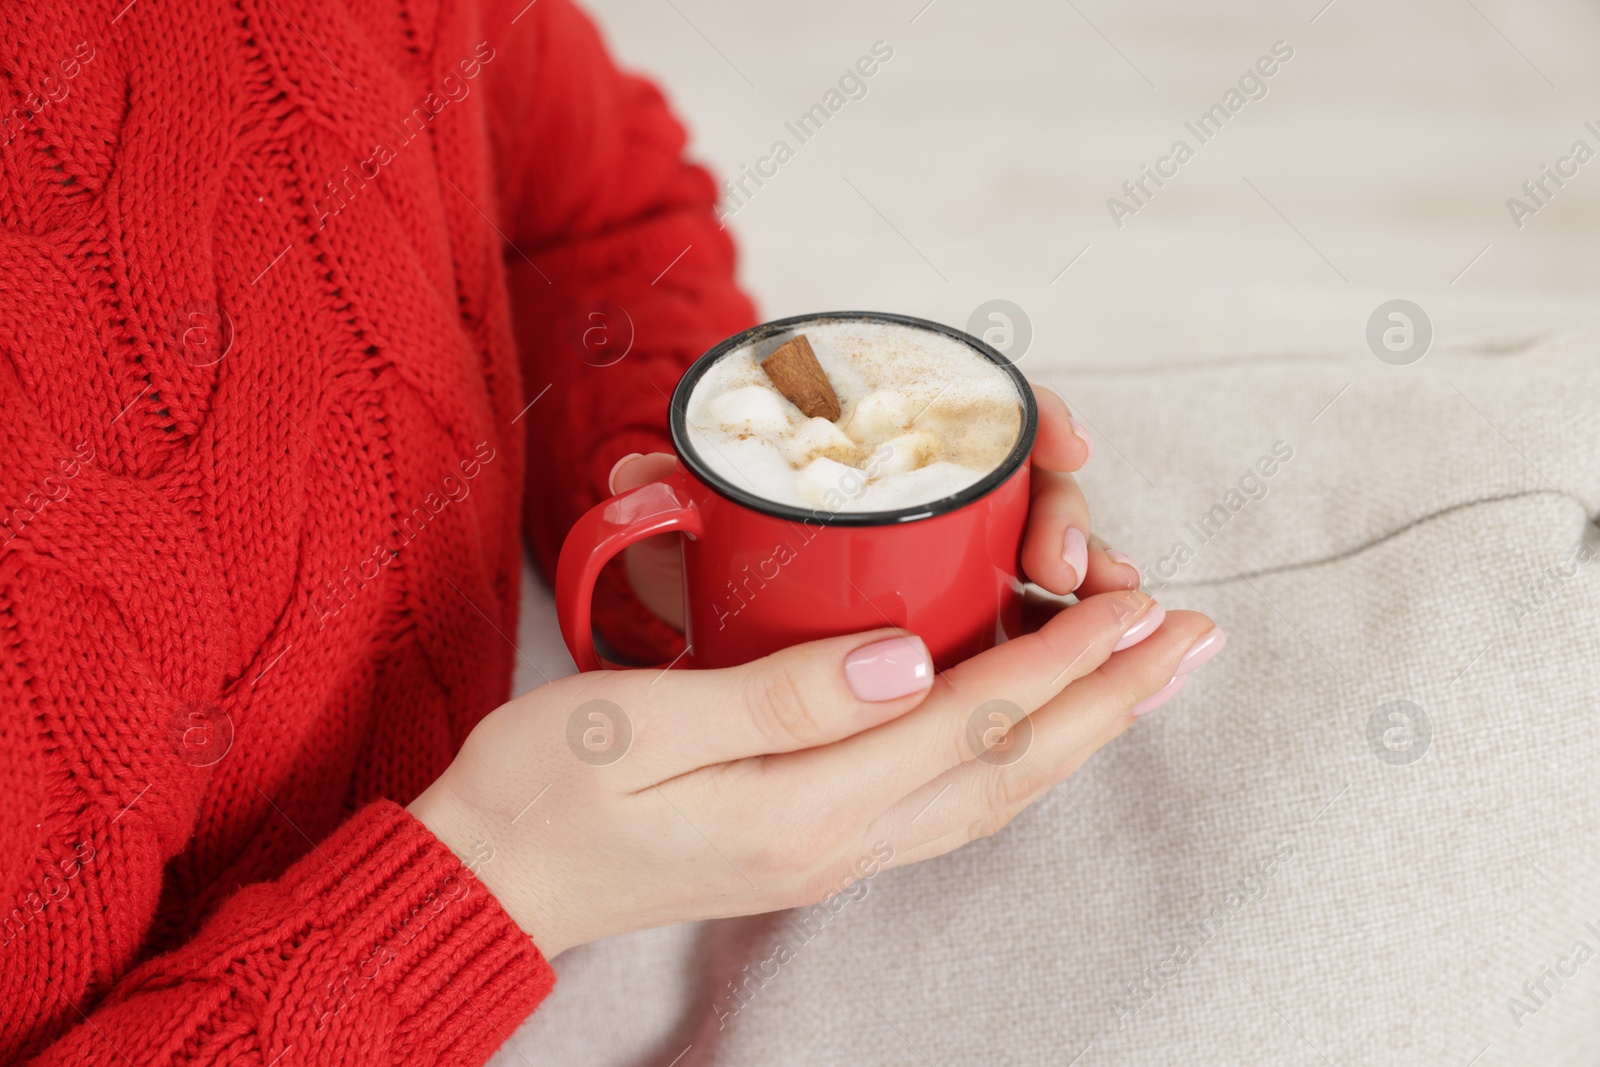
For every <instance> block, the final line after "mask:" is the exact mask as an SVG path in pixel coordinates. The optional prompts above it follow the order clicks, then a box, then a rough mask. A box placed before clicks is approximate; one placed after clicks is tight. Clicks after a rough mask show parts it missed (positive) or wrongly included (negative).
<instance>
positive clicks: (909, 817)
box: [867, 611, 1220, 862]
mask: <svg viewBox="0 0 1600 1067" xmlns="http://www.w3.org/2000/svg"><path fill="white" fill-rule="evenodd" d="M1216 633H1220V631H1218V630H1217V629H1216V627H1215V626H1214V624H1213V623H1212V622H1211V620H1210V619H1208V618H1207V617H1206V616H1204V615H1201V614H1199V613H1197V612H1191V611H1174V612H1171V613H1170V614H1168V615H1167V617H1166V619H1165V621H1164V622H1163V623H1162V626H1161V628H1160V629H1159V630H1158V631H1157V632H1156V634H1155V635H1153V636H1152V637H1151V638H1150V639H1149V640H1147V641H1144V642H1141V643H1140V644H1139V645H1138V646H1137V647H1134V648H1130V649H1128V650H1126V651H1124V652H1120V653H1117V654H1116V655H1114V656H1112V657H1111V658H1110V659H1109V660H1108V661H1107V662H1106V663H1105V665H1104V666H1102V667H1100V668H1099V669H1097V670H1095V671H1093V672H1091V673H1090V674H1088V675H1085V676H1084V677H1083V678H1082V679H1080V680H1079V681H1077V682H1075V683H1074V684H1073V685H1071V686H1069V687H1068V688H1067V689H1066V691H1065V692H1063V693H1062V694H1061V695H1060V696H1058V697H1056V698H1055V699H1053V700H1051V701H1050V702H1049V703H1048V704H1046V705H1045V706H1044V707H1042V708H1040V709H1039V710H1038V711H1036V712H1034V713H1033V714H1032V715H1031V716H1028V718H1027V719H1026V721H1023V722H1019V723H1018V724H1017V725H1016V726H1015V727H1013V729H1012V730H1011V731H1010V732H1009V733H1008V734H1007V735H1006V737H1005V739H1004V741H1002V742H1001V743H998V744H995V745H992V746H991V747H990V748H989V749H988V750H987V751H985V752H984V753H982V754H980V756H979V757H978V758H976V759H973V760H969V761H968V762H966V763H963V764H962V765H961V766H959V767H956V768H954V769H952V770H950V771H948V772H946V773H945V774H942V775H940V776H939V777H938V778H936V779H934V780H933V781H931V782H929V783H927V784H926V785H924V786H922V787H920V788H919V789H917V790H915V791H914V792H913V793H911V794H910V795H909V796H907V797H906V798H905V799H904V800H902V801H900V802H899V803H897V804H895V805H894V806H893V807H892V808H891V809H890V810H889V811H887V812H885V814H884V816H883V817H882V818H880V819H879V820H876V821H875V823H874V825H873V826H872V827H871V828H870V829H869V830H868V833H867V836H869V837H882V838H886V839H888V840H890V841H898V842H903V843H905V844H906V847H905V848H899V847H897V849H896V861H897V862H899V861H900V860H902V859H904V861H905V862H914V860H915V858H919V857H920V858H927V857H928V856H932V855H939V854H940V852H939V851H938V849H939V848H941V847H943V848H945V849H948V848H955V847H958V846H960V845H961V844H964V843H965V842H966V841H970V840H972V839H974V838H977V837H985V836H988V835H989V834H992V833H994V832H996V831H997V830H999V829H1000V828H1001V827H1003V826H1005V825H1006V824H1007V823H1008V822H1010V821H1011V820H1012V819H1013V818H1015V817H1016V815H1017V814H1018V813H1019V812H1021V811H1022V810H1023V809H1025V808H1026V807H1028V806H1029V805H1030V804H1032V803H1033V802H1034V801H1036V800H1038V799H1039V798H1040V797H1042V796H1043V795H1044V794H1045V793H1047V792H1048V791H1049V790H1050V789H1051V788H1053V787H1054V786H1056V785H1058V784H1059V783H1060V782H1062V781H1063V780H1065V779H1066V778H1067V777H1068V776H1069V775H1071V774H1072V773H1073V772H1074V771H1076V770H1077V769H1078V768H1079V767H1081V766H1082V765H1083V764H1084V763H1085V762H1087V761H1088V760H1089V758H1090V757H1092V756H1093V755H1094V754H1095V753H1096V752H1098V751H1099V750H1100V749H1101V748H1103V747H1104V746H1105V745H1106V744H1108V743H1110V742H1111V741H1112V740H1113V739H1115V738H1116V737H1118V736H1120V735H1121V734H1122V733H1123V732H1124V731H1125V730H1127V728H1128V727H1129V726H1130V725H1131V724H1132V723H1133V722H1134V720H1135V719H1136V718H1137V717H1138V715H1139V714H1142V713H1144V711H1147V710H1154V708H1153V706H1151V705H1150V703H1149V702H1150V701H1152V700H1153V699H1155V698H1157V697H1160V698H1162V699H1164V698H1165V697H1167V696H1170V695H1171V694H1172V693H1173V692H1176V691H1177V689H1180V688H1182V685H1183V683H1184V682H1186V681H1187V680H1188V678H1189V675H1188V674H1187V673H1181V674H1180V673H1179V672H1180V671H1181V670H1184V668H1185V666H1186V664H1189V663H1193V662H1194V658H1198V657H1197V656H1195V654H1200V655H1202V656H1203V655H1204V653H1205V651H1206V648H1203V647H1201V646H1206V647H1210V646H1211V645H1213V644H1215V646H1216V647H1220V642H1213V641H1212V640H1211V637H1210V635H1212V634H1216ZM1186 657H1194V658H1188V659H1187V660H1186ZM1202 661H1203V660H1202ZM1191 669H1192V668H1191Z"/></svg>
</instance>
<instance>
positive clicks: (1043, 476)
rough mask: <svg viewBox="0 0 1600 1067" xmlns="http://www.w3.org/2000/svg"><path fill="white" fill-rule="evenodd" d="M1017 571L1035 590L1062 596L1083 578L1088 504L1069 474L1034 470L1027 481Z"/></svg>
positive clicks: (1086, 569)
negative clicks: (1025, 525)
mask: <svg viewBox="0 0 1600 1067" xmlns="http://www.w3.org/2000/svg"><path fill="white" fill-rule="evenodd" d="M1028 491H1029V494H1030V500H1029V504H1028V530H1027V533H1026V534H1025V535H1024V537H1023V540H1022V569H1023V572H1024V573H1026V574H1027V576H1028V579H1029V580H1030V581H1032V582H1033V583H1034V584H1035V585H1038V586H1039V587H1040V588H1043V589H1048V590H1049V591H1050V592H1052V593H1058V594H1061V595H1065V594H1067V593H1070V592H1072V591H1073V590H1074V589H1077V588H1078V587H1079V586H1080V585H1082V584H1083V580H1084V579H1085V578H1087V577H1088V576H1089V503H1088V501H1086V500H1085V499H1084V498H1083V493H1082V491H1081V490H1079V489H1078V483H1077V480H1076V479H1074V478H1073V477H1072V475H1070V474H1060V473H1057V472H1056V471H1052V470H1042V469H1037V468H1036V469H1035V470H1034V471H1033V477H1032V479H1031V480H1030V482H1029V485H1028Z"/></svg>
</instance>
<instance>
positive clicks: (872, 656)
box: [844, 637, 933, 700]
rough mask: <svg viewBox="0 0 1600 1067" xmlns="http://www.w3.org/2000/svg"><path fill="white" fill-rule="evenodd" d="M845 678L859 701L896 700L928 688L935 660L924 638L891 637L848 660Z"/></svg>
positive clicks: (862, 647) (845, 665) (846, 659)
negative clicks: (923, 640)
mask: <svg viewBox="0 0 1600 1067" xmlns="http://www.w3.org/2000/svg"><path fill="white" fill-rule="evenodd" d="M844 678H845V681H846V682H847V683H848V684H849V686H850V691H851V692H852V693H854V694H855V695H856V699H857V700H893V699H895V698H896V697H903V696H907V695H909V694H911V693H917V692H921V691H922V690H924V689H926V688H928V685H929V684H930V683H931V682H932V681H933V659H932V657H930V656H929V655H928V646H927V645H925V644H923V643H922V638H920V637H890V638H886V639H885V640H882V641H874V642H873V643H872V644H870V645H862V646H861V647H860V648H858V649H856V650H855V651H854V652H852V653H850V654H849V655H848V656H846V657H845V658H844Z"/></svg>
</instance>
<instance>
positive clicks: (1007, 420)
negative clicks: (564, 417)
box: [685, 319, 1022, 512]
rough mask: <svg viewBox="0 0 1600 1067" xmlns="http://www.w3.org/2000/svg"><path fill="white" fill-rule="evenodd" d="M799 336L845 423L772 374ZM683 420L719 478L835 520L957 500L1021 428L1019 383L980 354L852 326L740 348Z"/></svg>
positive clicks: (884, 326) (720, 365)
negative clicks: (786, 389) (772, 362)
mask: <svg viewBox="0 0 1600 1067" xmlns="http://www.w3.org/2000/svg"><path fill="white" fill-rule="evenodd" d="M801 336H803V337H804V339H805V342H809V348H810V350H811V351H812V352H814V353H815V357H816V364H817V365H820V367H821V370H822V371H823V372H824V373H825V374H826V377H827V382H826V385H827V386H831V391H832V393H834V394H836V397H837V409H838V411H839V415H838V418H837V419H829V418H826V417H824V415H820V414H819V415H817V416H815V417H809V418H808V417H807V416H806V414H805V413H804V412H802V411H801V410H800V408H799V407H796V406H795V404H794V403H793V402H791V401H790V400H789V399H786V396H785V394H784V393H782V392H780V391H779V390H778V388H777V387H776V386H775V384H774V377H773V375H772V373H770V370H769V369H768V368H763V366H762V361H763V360H765V359H768V358H770V357H772V356H773V354H774V352H776V351H778V350H779V349H780V348H782V347H783V346H784V345H786V344H789V343H791V342H794V341H795V340H796V339H797V338H798V337H801ZM802 347H804V346H803V345H802ZM791 354H792V352H788V353H783V354H782V355H783V356H787V355H791ZM780 358H781V357H780ZM808 358H809V357H808ZM801 402H802V403H807V406H808V407H810V409H811V410H814V411H815V410H819V407H817V406H812V405H811V404H810V403H808V401H807V400H805V399H803V398H802V399H801ZM820 410H824V411H832V410H833V407H832V406H831V405H827V404H822V405H821V407H820ZM685 414H686V416H687V418H686V423H687V429H688V436H689V440H690V442H691V443H692V444H693V446H694V448H695V451H696V453H697V454H698V456H699V458H700V459H701V460H702V461H703V462H704V463H705V465H706V466H707V467H709V468H710V469H711V470H712V471H713V472H714V473H715V474H716V475H717V476H718V477H720V478H722V479H723V480H724V481H726V482H727V483H728V484H730V485H732V486H735V487H737V488H739V489H742V490H744V491H746V492H750V493H754V494H756V495H757V496H760V497H763V498H765V499H768V500H771V501H773V502H775V503H779V504H786V505H789V506H791V507H798V508H805V509H811V510H818V511H824V512H840V511H848V512H877V511H894V510H898V509H901V508H907V507H912V506H915V505H918V504H926V503H931V502H933V501H936V500H941V499H943V498H945V497H948V496H951V495H953V494H955V493H959V492H960V491H961V490H963V489H965V488H967V487H968V486H970V485H972V484H973V483H974V482H977V481H978V480H979V479H981V478H983V477H984V475H986V474H988V473H989V472H990V471H992V470H994V469H995V468H996V467H998V466H999V465H1000V464H1001V463H1002V462H1004V460H1005V459H1006V457H1007V456H1008V455H1009V454H1010V453H1011V450H1012V448H1013V447H1014V446H1015V445H1016V442H1017V435H1018V434H1019V433H1020V432H1021V427H1022V403H1021V398H1019V397H1018V396H1017V389H1016V386H1015V385H1014V384H1013V383H1012V378H1011V376H1010V375H1009V374H1008V373H1007V372H1006V371H1005V370H1004V369H1002V368H1001V367H1000V366H998V365H996V364H995V363H993V362H991V361H990V360H989V359H987V358H985V357H984V356H983V355H982V354H981V353H980V352H979V351H978V350H977V349H975V348H974V347H972V346H971V345H969V344H966V343H964V342H962V341H960V340H958V339H957V338H954V337H950V336H947V335H945V334H941V333H935V332H933V331H931V330H920V329H917V328H915V327H913V326H907V325H900V324H897V323H884V322H863V321H853V320H847V319H841V320H819V321H816V322H809V323H806V324H805V325H804V326H803V327H801V328H799V329H798V330H796V331H795V332H794V333H791V334H785V335H782V336H778V337H768V338H765V339H763V340H762V341H761V342H759V343H757V344H753V345H747V346H745V347H742V348H738V349H734V350H733V351H731V352H729V353H728V354H727V355H726V356H724V357H722V358H721V359H720V360H718V361H717V363H716V364H715V365H714V366H712V367H711V368H710V369H709V370H707V371H706V372H705V374H704V375H703V376H702V377H701V379H700V380H699V382H697V383H696V385H695V387H694V391H693V393H692V394H691V395H690V397H689V402H688V407H687V410H686V412H685Z"/></svg>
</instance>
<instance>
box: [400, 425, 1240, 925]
mask: <svg viewBox="0 0 1600 1067" xmlns="http://www.w3.org/2000/svg"><path fill="white" fill-rule="evenodd" d="M1047 458H1048V457H1047ZM1053 484H1059V483H1053ZM1056 494H1058V495H1056ZM1044 495H1046V496H1049V497H1052V499H1051V500H1050V507H1051V509H1052V511H1051V514H1052V515H1053V516H1054V518H1053V520H1052V521H1054V522H1055V523H1056V524H1058V525H1059V524H1061V523H1063V522H1068V521H1071V520H1072V519H1073V518H1076V517H1077V512H1076V510H1075V508H1076V504H1075V501H1074V500H1073V499H1072V496H1071V494H1068V493H1063V492H1062V491H1060V490H1059V489H1058V490H1056V491H1055V494H1052V492H1051V491H1049V490H1047V491H1046V492H1045V494H1044ZM1047 532H1048V531H1047ZM1041 536H1042V534H1041ZM1058 562H1060V561H1057V560H1051V561H1049V563H1050V566H1051V567H1052V568H1054V566H1055V564H1057V563H1058ZM1113 565H1114V564H1113ZM1101 566H1104V564H1101ZM1094 569H1095V564H1094V563H1092V562H1091V564H1090V567H1089V570H1090V573H1091V575H1092V574H1093V573H1094ZM1052 573H1053V574H1054V576H1055V579H1056V580H1057V581H1065V580H1066V579H1065V578H1064V577H1063V575H1064V572H1063V571H1060V570H1053V572H1052ZM1220 644H1221V641H1220V634H1219V633H1218V631H1216V629H1215V627H1214V626H1213V625H1212V623H1211V621H1210V620H1209V619H1207V618H1206V617H1205V616H1203V615H1199V614H1196V613H1193V612H1178V611H1174V612H1172V613H1170V614H1166V613H1164V612H1163V611H1162V609H1161V608H1160V606H1159V605H1157V604H1156V603H1155V602H1154V601H1153V600H1151V599H1150V598H1149V597H1148V596H1146V595H1145V594H1143V593H1140V592H1136V591H1130V590H1119V591H1114V592H1106V593H1101V594H1099V595H1092V596H1088V597H1087V598H1086V599H1084V600H1082V601H1081V602H1080V603H1077V604H1074V605H1072V606H1070V607H1067V608H1065V609H1064V610H1062V611H1061V612H1060V613H1059V614H1057V615H1056V616H1055V617H1054V618H1053V619H1051V620H1050V621H1048V622H1047V623H1046V624H1045V625H1044V626H1043V628H1042V629H1040V630H1039V631H1038V632H1036V633H1032V634H1027V635H1025V636H1023V637H1019V638H1017V639H1015V640H1013V641H1010V642H1008V643H1006V644H1004V645H1001V646H1000V647H998V648H994V649H991V650H990V651H987V652H984V653H982V654H980V655H977V656H974V657H973V658H972V659H969V660H967V661H966V662H964V663H961V664H959V665H958V666H956V667H954V668H952V669H951V670H949V671H947V672H945V673H944V674H942V675H940V676H938V678H937V679H935V677H934V675H933V668H932V664H931V663H930V661H929V659H928V655H927V650H926V648H925V647H924V646H923V644H922V642H921V641H920V640H919V639H917V638H915V637H910V636H906V635H903V634H901V633H899V632H897V631H893V630H883V631H875V632H871V633H865V634H857V635H853V636H847V637H838V638H830V639H827V640H822V641H814V642H811V643H809V644H804V645H797V646H795V647H793V648H790V649H786V650H784V651H782V652H778V653H776V654H774V655H771V656H768V657H766V658H765V659H761V660H757V661H755V662H753V663H749V664H746V665H744V666H741V667H732V668H727V669H722V670H703V671H653V670H641V671H601V672H595V673H592V674H584V675H578V676H575V677H571V678H565V679H562V680H560V681H557V682H554V683H551V684H549V685H545V686H542V687H540V688H539V689H536V690H534V691H533V692H531V693H528V694H526V695H524V696H522V697H519V698H517V699H516V700H513V701H511V702H510V703H508V704H506V705H504V706H502V707H501V708H499V709H497V710H496V711H495V712H493V713H492V714H490V715H489V716H488V717H487V718H485V719H484V720H483V722H481V723H480V724H479V725H478V727H477V728H476V729H475V730H473V732H472V735H471V736H470V737H469V738H468V739H467V743H466V745H465V746H464V747H463V749H462V751H461V754H460V755H459V756H458V757H457V758H456V760H455V762H454V763H453V764H451V766H450V767H449V769H448V770H447V771H446V772H445V773H444V775H443V776H441V777H440V779H439V780H438V781H437V782H435V783H434V784H433V785H432V786H430V787H429V788H428V790H427V791H426V792H424V793H423V794H422V796H420V797H419V798H417V800H416V801H415V802H413V803H412V805H411V811H412V813H413V814H414V815H416V817H417V818H418V819H420V820H421V821H422V822H423V823H424V824H426V825H427V826H428V828H429V829H430V830H432V831H433V833H434V834H435V835H437V836H438V837H439V838H440V839H441V840H443V841H444V842H445V843H446V844H447V845H449V846H450V847H451V848H452V849H454V850H455V851H456V853H457V854H458V855H463V856H465V855H469V854H477V855H478V856H480V857H482V856H484V855H492V859H490V860H489V861H487V862H483V863H482V864H481V866H479V868H478V876H479V878H480V879H481V880H482V881H483V882H484V884H485V885H486V886H487V887H488V889H489V890H490V891H491V892H492V893H494V895H495V896H496V897H497V898H498V899H499V900H500V902H501V903H502V904H503V905H504V907H505V908H506V910H507V912H508V913H509V914H510V915H511V917H512V919H514V920H515V921H516V922H517V923H518V925H520V926H521V927H522V929H523V930H525V931H526V932H527V933H528V934H529V935H530V936H531V937H532V938H533V939H534V941H535V942H536V943H537V944H538V945H539V946H540V948H541V949H542V950H543V951H544V952H545V954H546V955H548V956H554V955H557V954H558V953H560V952H562V951H563V950H565V949H567V948H570V947H572V946H573V945H577V944H582V943H584V942H587V941H592V940H595V939H597V938H602V937H608V936H611V935H614V934H620V933H624V932H626V931H630V930H637V929H643V928H645V927H650V926H658V925H661V924H665V923H675V922H683V921H687V920H693V919H705V918H712V917H717V916H730V915H742V914H750V913H754V912H763V911H773V910H777V909H780V908H786V907H792V906H797V905H802V904H809V903H813V902H816V901H818V900H821V899H823V898H824V897H826V896H829V895H831V894H833V893H835V892H839V891H842V890H843V889H845V888H847V887H848V886H849V885H850V884H851V883H852V882H853V881H854V880H858V879H860V878H862V877H864V876H867V875H869V874H871V873H875V872H876V871H877V870H880V869H883V868H885V867H894V866H899V865H902V864H905V863H911V862H915V861H918V860H923V859H927V858H929V857H932V856H937V855H941V854H942V853H945V852H948V851H950V850H951V849H954V848H957V847H959V846H960V845H962V844H964V843H966V842H967V841H970V840H972V839H973V838H975V837H980V836H984V835H987V834H991V833H994V832H995V831H996V830H998V829H1000V828H1001V827H1002V826H1004V825H1005V824H1006V823H1007V822H1009V821H1010V820H1011V819H1012V818H1013V817H1014V816H1015V815H1016V814H1017V813H1018V812H1020V811H1021V810H1022V809H1023V808H1025V807H1027V806H1028V805H1029V804H1031V803H1032V802H1033V801H1035V800H1037V799H1038V798H1039V797H1040V796H1042V795H1043V794H1044V793H1045V792H1046V791H1048V790H1049V789H1050V788H1051V787H1052V786H1053V785H1054V784H1056V783H1058V782H1060V781H1061V780H1062V779H1063V778H1065V777H1066V776H1067V775H1069V774H1071V773H1072V772H1073V771H1074V770H1075V769H1076V768H1078V767H1079V766H1081V765H1082V764H1083V762H1084V761H1085V760H1086V759H1088V758H1089V756H1090V755H1092V754H1093V753H1094V752H1095V751H1096V750H1097V749H1099V748H1100V746H1102V745H1104V744H1106V743H1107V742H1108V741H1110V740H1111V739H1112V738H1114V737H1116V736H1117V735H1118V734H1120V733H1121V732H1122V731H1123V730H1125V729H1126V728H1127V727H1128V725H1129V723H1131V722H1132V721H1133V718H1134V716H1135V715H1137V714H1139V713H1141V712H1142V711H1143V710H1148V709H1149V708H1150V707H1152V706H1153V705H1154V703H1156V702H1159V701H1160V700H1161V699H1164V698H1165V696H1166V695H1170V693H1171V692H1173V691H1175V689H1176V688H1177V687H1178V686H1179V685H1181V684H1182V682H1183V680H1184V679H1185V678H1186V674H1185V673H1184V672H1185V671H1186V670H1188V669H1192V668H1193V667H1194V666H1198V664H1199V663H1200V662H1203V661H1204V660H1205V659H1207V658H1209V655H1210V654H1211V653H1212V652H1214V651H1215V650H1216V648H1217V647H1220ZM1118 649H1121V651H1117V650H1118ZM1186 657H1187V659H1186ZM489 850H492V853H491V852H489Z"/></svg>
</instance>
